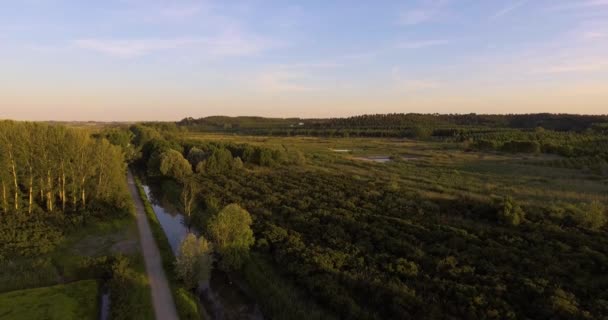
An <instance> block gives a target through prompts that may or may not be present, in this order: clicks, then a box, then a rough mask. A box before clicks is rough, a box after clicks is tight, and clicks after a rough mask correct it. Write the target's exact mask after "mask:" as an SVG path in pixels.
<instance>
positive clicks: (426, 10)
mask: <svg viewBox="0 0 608 320" xmlns="http://www.w3.org/2000/svg"><path fill="white" fill-rule="evenodd" d="M446 4H447V0H435V1H429V0H427V1H424V2H423V4H422V5H421V6H420V7H418V8H414V9H409V10H405V11H402V12H401V13H400V14H399V18H398V21H397V22H398V23H399V24H401V25H406V26H412V25H417V24H421V23H425V22H429V21H431V20H434V19H435V18H437V16H439V15H440V14H441V12H442V10H443V9H444V7H445V5H446Z"/></svg>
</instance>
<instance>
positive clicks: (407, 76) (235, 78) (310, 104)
mask: <svg viewBox="0 0 608 320" xmlns="http://www.w3.org/2000/svg"><path fill="white" fill-rule="evenodd" d="M0 71H1V72H2V76H1V77H0V118H16V119H31V120H44V119H56V120H89V119H91V120H176V119H180V118H183V117H186V116H194V117H199V116H206V115H214V114H227V115H264V116H303V117H317V116H318V117H328V116H346V115H352V114H361V113H384V112H429V113H434V112H441V113H456V112H457V113H468V112H477V113H522V112H570V113H602V114H605V113H608V111H606V110H608V103H607V102H608V0H552V1H545V0H528V1H526V0H513V1H472V0H419V1H301V2H298V1H261V0H260V1H200V0H176V1H160V0H104V1H75V0H21V1H2V0H0Z"/></svg>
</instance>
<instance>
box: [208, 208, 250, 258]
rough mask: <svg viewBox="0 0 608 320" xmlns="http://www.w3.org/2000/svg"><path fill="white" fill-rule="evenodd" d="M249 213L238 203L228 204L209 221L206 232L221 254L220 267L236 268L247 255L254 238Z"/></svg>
mask: <svg viewBox="0 0 608 320" xmlns="http://www.w3.org/2000/svg"><path fill="white" fill-rule="evenodd" d="M251 224H252V220H251V215H250V214H249V212H247V210H245V209H243V208H241V207H240V206H239V205H238V204H234V203H233V204H229V205H227V206H226V207H225V208H224V209H222V210H221V211H220V212H218V214H217V215H216V216H214V217H212V218H211V219H210V221H209V227H208V229H209V230H208V233H209V235H210V236H211V239H212V240H213V242H214V243H215V245H216V246H217V250H218V252H219V253H220V255H221V256H222V260H221V263H220V265H221V267H222V268H224V269H226V270H234V269H238V268H240V267H241V266H242V264H243V263H244V261H245V259H246V258H247V257H248V256H249V248H250V247H251V246H252V245H253V243H254V241H255V238H254V237H253V231H252V230H251Z"/></svg>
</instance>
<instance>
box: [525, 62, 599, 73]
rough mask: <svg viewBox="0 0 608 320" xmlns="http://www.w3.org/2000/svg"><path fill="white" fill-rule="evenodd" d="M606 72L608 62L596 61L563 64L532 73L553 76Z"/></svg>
mask: <svg viewBox="0 0 608 320" xmlns="http://www.w3.org/2000/svg"><path fill="white" fill-rule="evenodd" d="M603 70H608V61H598V62H592V63H576V64H574V63H565V64H558V65H553V66H549V67H546V68H542V69H536V70H535V71H534V72H533V73H539V74H555V73H574V72H593V71H603Z"/></svg>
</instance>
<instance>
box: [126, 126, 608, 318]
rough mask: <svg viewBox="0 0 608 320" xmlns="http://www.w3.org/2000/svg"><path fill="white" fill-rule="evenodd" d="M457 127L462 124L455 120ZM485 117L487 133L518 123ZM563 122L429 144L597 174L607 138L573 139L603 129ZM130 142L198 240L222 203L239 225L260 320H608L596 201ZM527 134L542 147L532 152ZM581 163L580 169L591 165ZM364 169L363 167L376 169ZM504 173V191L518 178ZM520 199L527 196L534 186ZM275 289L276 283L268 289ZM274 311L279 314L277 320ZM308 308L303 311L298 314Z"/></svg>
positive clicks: (602, 216)
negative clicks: (246, 218)
mask: <svg viewBox="0 0 608 320" xmlns="http://www.w3.org/2000/svg"><path fill="white" fill-rule="evenodd" d="M372 118H374V117H372ZM389 118H391V117H389ZM455 118H456V119H461V120H462V121H468V120H464V119H467V117H466V116H462V118H461V117H455ZM488 118H489V120H488V121H493V123H496V122H497V121H498V120H501V121H502V120H504V118H507V119H511V120H510V121H515V122H517V121H516V120H517V119H519V118H518V117H503V118H500V117H498V118H493V117H488ZM558 118H559V117H558ZM447 119H452V118H450V117H449V116H447ZM249 120H251V119H249ZM249 120H248V121H249ZM461 120H458V121H461ZM478 120H480V119H477V120H476V121H478ZM563 120H564V121H566V122H569V121H571V124H568V126H569V128H570V129H569V130H570V131H569V132H558V131H553V130H546V131H540V130H538V129H535V130H533V131H531V132H528V131H526V130H516V129H509V130H510V131H508V132H511V133H510V135H509V136H507V137H506V139H504V137H503V136H501V135H500V134H499V135H496V133H492V132H488V133H486V134H484V135H483V139H485V140H490V141H493V142H496V143H497V145H498V143H499V141H500V146H493V147H492V148H487V147H486V146H482V145H480V144H483V143H482V142H480V141H482V140H481V139H479V140H473V141H471V142H466V141H465V142H463V141H461V140H441V141H443V142H442V143H446V148H453V147H451V146H452V145H454V146H455V147H456V148H458V149H462V150H463V151H468V152H470V150H471V149H473V150H478V151H481V152H485V151H486V150H491V151H492V152H499V153H505V154H513V153H540V152H545V151H547V150H545V149H544V148H547V145H549V144H550V143H552V144H555V145H556V148H560V147H564V146H572V149H571V152H572V153H565V152H561V151H558V152H555V153H556V154H564V156H569V157H574V156H577V158H576V159H582V158H580V157H578V156H582V155H584V156H586V157H588V158H585V159H591V158H594V157H596V158H597V159H596V162H595V163H596V164H597V165H599V166H603V167H601V168H604V167H605V164H606V160H605V159H606V158H603V157H605V156H606V153H605V151H606V144H605V140H599V141H598V140H594V139H598V138H599V139H601V138H602V137H600V136H599V135H596V133H592V132H580V133H579V132H575V131H577V130H579V129H585V128H584V127H589V126H591V125H592V123H596V122H597V121H603V120H604V119H603V118H602V117H580V119H579V118H577V117H566V118H565V119H563ZM251 121H253V120H251ZM345 121H346V122H347V123H348V122H349V121H350V120H345ZM366 121H367V120H366ZM454 121H456V120H454ZM520 121H522V120H521V119H520ZM523 122H524V124H523V125H529V124H526V123H528V122H525V121H523ZM182 125H183V122H182ZM530 126H531V127H532V128H535V127H536V124H535V125H534V126H532V125H530ZM577 126H580V127H577ZM575 127H576V128H575ZM556 128H557V127H556ZM131 130H132V131H133V132H134V133H135V137H136V140H137V141H138V142H137V144H136V145H137V146H139V148H140V149H141V155H142V158H140V159H139V160H138V161H137V165H138V166H139V167H140V168H141V170H143V171H144V172H147V175H148V176H149V177H150V178H153V179H156V180H157V181H158V182H159V183H160V184H162V185H163V190H164V192H165V193H166V194H167V195H171V194H174V195H175V196H174V197H173V198H174V199H175V200H174V202H175V203H176V205H177V206H180V207H181V208H182V210H184V211H186V210H188V211H190V213H189V214H188V216H189V217H190V218H189V219H188V221H187V223H188V224H189V225H190V226H191V227H193V228H197V229H199V230H207V229H208V228H209V226H208V225H209V221H210V220H213V217H214V216H216V215H217V214H218V212H220V211H221V208H223V207H224V206H226V205H229V204H232V203H235V204H238V205H240V206H242V207H243V208H244V209H246V210H247V211H248V212H250V213H251V215H252V220H253V221H252V222H253V224H252V228H253V232H254V236H255V245H254V246H253V248H252V250H253V253H252V255H251V257H250V258H249V259H250V262H248V263H245V264H244V265H243V266H242V269H241V271H240V272H241V273H242V274H243V275H244V276H245V277H246V280H247V281H248V284H249V285H250V286H251V288H252V289H253V290H254V291H255V292H258V293H262V292H263V293H264V295H265V296H268V297H272V298H264V297H263V295H261V294H260V295H259V296H258V297H257V299H259V300H260V303H261V304H262V306H263V308H264V311H265V312H266V313H267V314H268V315H269V316H270V317H271V318H272V317H273V316H274V317H275V318H290V319H293V318H301V319H307V318H310V317H314V318H345V319H398V318H401V319H403V318H405V319H408V318H415V319H445V318H467V319H520V318H533V319H539V318H540V319H549V318H552V319H579V318H580V319H596V318H602V317H605V316H607V315H608V295H607V292H608V278H607V277H606V275H607V274H608V269H607V266H608V254H607V252H606V248H608V237H607V236H606V224H607V222H608V215H607V212H606V206H605V202H604V201H603V200H602V201H600V200H583V198H581V200H579V201H576V202H571V201H560V200H558V199H554V200H553V201H549V202H548V201H541V200H538V201H537V200H533V201H532V200H530V199H525V198H521V197H516V198H515V197H512V194H511V193H509V192H500V193H497V194H483V193H475V194H472V193H471V191H469V190H468V189H467V186H466V185H457V184H456V183H457V182H455V181H457V180H455V179H454V178H458V179H460V178H461V174H460V173H459V172H454V171H455V170H453V169H450V170H449V171H445V170H440V169H439V168H438V166H441V164H440V163H429V162H420V163H419V164H411V163H405V162H402V161H394V164H386V165H385V164H382V165H380V166H381V167H379V168H378V169H386V170H388V169H390V170H391V171H390V172H395V173H391V174H383V173H382V171H374V174H373V175H370V176H361V175H360V174H353V173H349V172H350V171H349V170H356V172H359V170H360V169H359V167H360V166H359V165H356V164H355V163H352V160H340V159H341V158H335V157H329V156H324V155H322V154H309V155H305V154H304V153H303V152H302V151H301V150H299V149H298V148H297V147H292V146H290V145H288V144H287V143H285V144H282V145H280V146H279V147H275V146H269V145H264V144H249V143H246V142H232V140H231V141H217V140H213V136H211V139H209V140H206V139H196V138H193V135H192V134H189V133H188V132H183V131H182V130H180V129H178V128H176V127H174V126H171V125H167V124H162V125H161V124H150V125H144V126H142V125H138V126H137V127H133V128H132V129H131ZM268 130H270V128H268ZM273 130H274V129H273ZM529 135H536V136H537V137H546V139H544V138H543V140H542V141H543V142H544V143H543V144H540V143H530V142H529V140H530V139H527V138H526V137H528V136H529ZM571 135H574V136H573V137H574V138H572V139H569V138H568V137H572V136H571ZM194 137H195V136H194ZM512 139H513V140H512ZM603 139H605V137H604V138H603ZM235 140H238V137H237V138H235ZM513 141H524V142H513ZM602 141H604V142H602ZM575 146H576V147H575ZM569 152H570V151H569ZM566 159H567V158H566ZM551 161H554V160H551ZM560 161H561V160H560ZM549 162H550V161H549ZM549 162H547V163H544V162H539V161H536V162H533V164H534V165H536V166H538V165H543V164H549ZM588 162H589V163H590V164H589V165H590V166H591V167H592V166H593V163H594V162H593V161H588ZM369 166H370V165H367V166H365V168H370V169H371V168H375V167H373V166H372V167H369ZM350 168H354V169H350ZM601 168H600V169H598V170H599V171H592V172H595V173H593V176H594V177H595V178H594V179H601V177H602V175H603V174H605V173H604V171H602V169H601ZM393 170H394V171H393ZM438 170H440V171H438ZM436 172H437V173H438V174H439V176H442V177H441V180H433V181H436V182H433V183H431V184H432V186H430V188H432V190H433V192H428V191H424V190H423V189H422V188H423V187H425V186H426V184H427V181H426V179H438V178H430V176H432V175H435V174H436ZM395 175H400V178H398V179H396V176H395ZM416 175H418V176H416ZM427 175H428V176H429V177H427ZM512 175H514V176H515V177H514V178H515V179H516V177H517V173H515V172H513V173H512ZM403 179H406V180H409V181H414V182H413V185H412V186H410V185H409V184H404V182H403V181H404V180H403ZM444 180H445V182H443V181H444ZM470 187H471V188H473V187H474V186H470ZM448 188H449V189H450V190H454V191H450V192H447V190H448ZM509 188H512V187H511V186H509ZM521 188H527V189H526V190H522V192H523V191H527V192H530V193H534V192H536V191H534V188H537V187H528V186H525V187H524V186H521ZM530 188H532V189H530ZM192 190H195V193H196V195H195V196H192V198H193V199H191V200H192V201H181V202H180V200H179V196H178V195H179V194H180V193H182V194H183V193H184V191H190V192H191V191H192ZM505 190H508V189H507V188H505ZM528 190H530V191H528ZM186 203H189V205H188V207H186V206H185V204H186ZM255 266H258V267H257V268H256V267H255ZM259 266H264V267H263V268H264V271H262V269H260V268H259ZM262 274H266V275H265V276H262ZM268 274H270V276H269V275H268ZM265 278H267V279H274V280H265ZM276 279H280V281H284V282H285V283H286V285H284V286H283V285H276V284H274V283H275V282H273V281H275V280H276ZM277 281H279V280H277ZM292 287H293V288H297V291H298V292H299V293H301V296H305V297H311V298H312V299H313V301H314V304H312V307H310V305H308V307H306V308H303V307H302V304H301V303H300V302H299V301H294V300H295V299H285V298H283V299H281V298H280V297H282V296H283V297H285V296H292V295H291V291H290V290H291V289H286V288H292ZM296 296H297V295H296ZM271 299H274V300H275V301H269V300H271ZM277 301H280V303H281V306H282V307H283V308H284V309H287V310H291V311H290V312H285V311H283V312H279V311H277V309H278V308H277V307H276V303H277ZM306 309H307V310H309V312H308V313H307V312H301V310H306ZM313 315H314V316H313Z"/></svg>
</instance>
